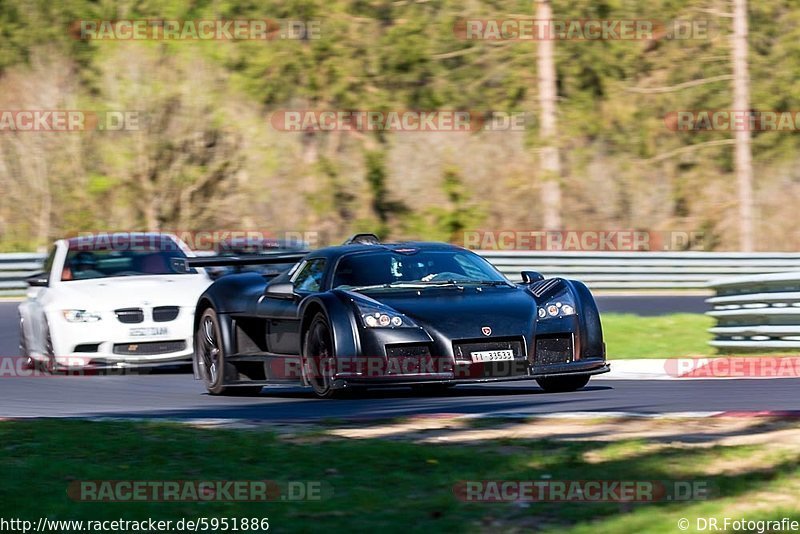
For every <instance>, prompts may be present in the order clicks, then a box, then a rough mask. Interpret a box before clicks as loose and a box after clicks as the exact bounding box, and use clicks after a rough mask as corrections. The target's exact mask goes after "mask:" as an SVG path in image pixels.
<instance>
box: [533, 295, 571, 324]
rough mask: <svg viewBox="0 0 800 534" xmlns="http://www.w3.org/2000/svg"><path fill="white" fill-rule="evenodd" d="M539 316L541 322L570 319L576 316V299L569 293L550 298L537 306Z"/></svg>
mask: <svg viewBox="0 0 800 534" xmlns="http://www.w3.org/2000/svg"><path fill="white" fill-rule="evenodd" d="M537 308H538V309H537V312H536V314H537V316H538V317H539V319H540V320H545V319H555V318H558V317H569V316H570V315H575V314H576V311H575V299H574V298H573V297H572V295H571V294H570V293H569V292H568V291H564V292H562V293H559V294H557V295H554V296H552V297H550V298H548V299H547V300H546V301H545V302H544V303H541V304H539V305H538V306H537Z"/></svg>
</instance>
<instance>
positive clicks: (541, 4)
mask: <svg viewBox="0 0 800 534" xmlns="http://www.w3.org/2000/svg"><path fill="white" fill-rule="evenodd" d="M552 18H553V10H552V8H551V6H550V0H537V2H536V19H537V20H552ZM553 48H554V46H553V40H552V39H548V38H544V39H542V40H540V41H539V43H538V61H537V77H538V80H539V108H540V113H541V117H540V120H541V128H540V131H539V135H540V137H541V141H542V152H541V165H540V170H541V175H542V180H543V181H542V198H541V201H542V223H543V225H544V229H546V230H558V229H560V228H561V161H560V159H559V157H560V156H559V152H558V127H557V124H556V98H557V94H556V68H555V62H554V60H553Z"/></svg>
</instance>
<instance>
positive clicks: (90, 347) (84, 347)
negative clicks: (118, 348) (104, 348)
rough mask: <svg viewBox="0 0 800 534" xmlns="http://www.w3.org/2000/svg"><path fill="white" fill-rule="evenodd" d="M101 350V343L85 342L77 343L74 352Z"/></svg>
mask: <svg viewBox="0 0 800 534" xmlns="http://www.w3.org/2000/svg"><path fill="white" fill-rule="evenodd" d="M98 350H100V343H83V344H81V345H75V350H73V352H97V351H98Z"/></svg>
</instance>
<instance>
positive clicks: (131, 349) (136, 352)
mask: <svg viewBox="0 0 800 534" xmlns="http://www.w3.org/2000/svg"><path fill="white" fill-rule="evenodd" d="M184 349H186V342H185V341H147V342H145V343H117V344H116V345H114V348H113V352H114V354H123V355H126V356H153V355H155V354H168V353H170V352H178V351H181V350H184Z"/></svg>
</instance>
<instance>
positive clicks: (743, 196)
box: [732, 0, 754, 252]
mask: <svg viewBox="0 0 800 534" xmlns="http://www.w3.org/2000/svg"><path fill="white" fill-rule="evenodd" d="M732 41H733V109H734V110H736V111H737V112H740V113H741V112H747V111H748V110H749V109H750V76H749V74H748V72H747V0H733V37H732ZM735 138H736V181H737V185H738V189H739V248H740V249H741V250H742V251H744V252H750V251H752V250H753V248H754V232H753V156H752V153H751V150H750V130H749V129H748V128H746V127H745V128H739V129H737V130H736V133H735Z"/></svg>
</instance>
